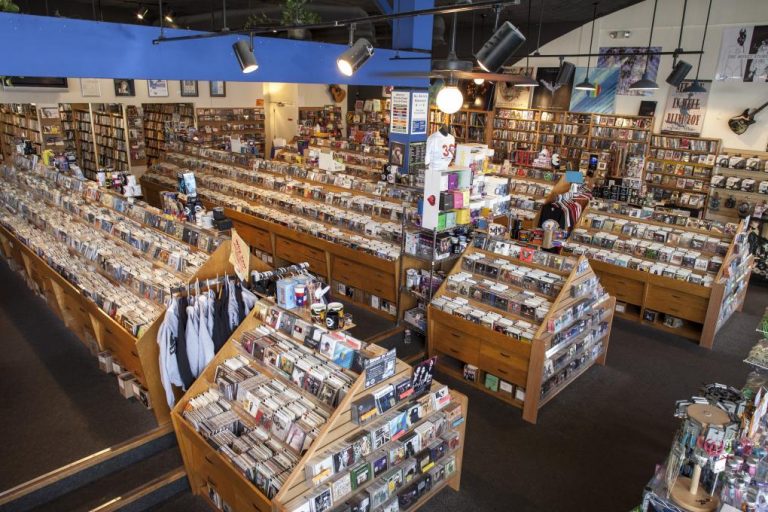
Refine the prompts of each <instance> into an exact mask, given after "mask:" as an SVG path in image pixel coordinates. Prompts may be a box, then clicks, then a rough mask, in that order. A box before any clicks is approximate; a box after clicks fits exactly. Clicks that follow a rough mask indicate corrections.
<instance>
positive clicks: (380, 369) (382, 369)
mask: <svg viewBox="0 0 768 512" xmlns="http://www.w3.org/2000/svg"><path fill="white" fill-rule="evenodd" d="M396 366H397V350H396V349H394V348H393V349H392V350H390V351H388V352H387V353H386V354H382V355H380V356H378V357H374V358H372V359H369V360H368V361H366V363H365V389H368V388H370V387H371V386H375V385H376V384H378V383H380V382H384V381H385V380H387V379H389V378H390V377H394V375H395V367H396Z"/></svg>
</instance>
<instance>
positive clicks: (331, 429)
mask: <svg viewBox="0 0 768 512" xmlns="http://www.w3.org/2000/svg"><path fill="white" fill-rule="evenodd" d="M256 313H257V312H256V311H255V310H254V311H253V312H252V313H251V314H250V315H249V316H248V317H247V318H246V319H245V321H244V322H243V323H242V324H241V325H240V327H239V328H238V329H237V330H236V331H235V332H234V333H233V335H232V337H231V338H230V340H229V341H228V342H227V343H226V344H225V345H224V347H222V349H221V350H220V351H219V353H218V354H217V355H216V357H215V358H214V359H213V360H212V361H211V363H210V364H209V365H208V367H207V368H206V369H205V371H204V372H203V373H202V375H201V376H200V377H199V378H198V379H197V380H196V381H195V383H194V384H193V385H192V386H191V387H190V388H189V390H188V391H187V393H186V394H185V395H184V397H183V398H182V399H181V400H180V401H179V402H178V403H177V404H176V406H175V407H174V409H173V411H172V415H171V417H172V420H173V424H174V429H175V430H176V436H177V438H178V441H179V447H180V449H181V454H182V458H183V459H184V466H185V468H186V470H187V475H188V478H189V483H190V487H191V489H192V492H193V493H194V494H196V495H198V496H201V497H202V498H203V499H204V500H205V501H206V502H207V503H208V504H209V505H210V506H211V507H212V508H213V509H215V510H218V509H219V507H218V506H216V505H215V504H214V503H213V502H212V501H211V499H210V498H209V491H210V489H212V488H213V489H214V490H215V492H216V494H217V495H218V496H219V497H220V499H221V500H222V502H225V503H227V504H228V505H229V506H230V507H232V510H237V511H253V512H294V511H297V510H309V509H305V508H301V507H302V506H304V505H305V503H306V497H307V495H308V494H309V493H311V492H313V489H314V486H313V485H312V484H311V483H309V482H308V481H307V477H306V470H305V468H306V466H307V464H308V463H309V461H310V460H311V459H312V458H313V457H314V456H315V455H316V454H319V453H323V452H325V451H327V450H329V449H331V448H332V447H333V446H334V445H337V444H339V443H340V442H342V441H343V440H344V439H346V438H349V437H350V436H352V435H354V434H356V433H359V432H361V431H362V430H363V428H365V427H364V426H360V425H357V424H355V423H354V422H353V421H352V415H351V407H352V404H353V402H354V401H356V400H358V399H359V398H360V397H362V396H364V395H367V394H369V393H372V392H374V391H376V390H379V389H382V388H384V387H385V386H388V385H390V384H394V383H396V382H398V381H399V380H401V379H403V378H406V377H410V375H411V372H412V369H411V367H410V366H409V365H407V364H406V363H404V362H402V361H400V360H398V361H397V364H396V368H395V375H394V376H393V377H391V378H389V379H386V380H385V381H383V382H381V383H379V384H377V385H375V386H373V387H371V388H368V389H365V388H364V376H363V375H360V376H358V377H357V379H356V380H355V382H354V384H353V385H352V387H351V389H350V390H349V392H348V393H347V395H346V396H345V397H344V398H343V399H342V400H341V402H340V403H339V404H338V406H337V407H336V408H335V409H334V410H333V411H332V413H331V415H330V418H329V419H328V421H327V422H326V423H325V424H324V425H323V426H322V427H321V428H320V431H319V433H318V435H317V437H316V439H315V440H314V442H313V443H312V445H311V446H310V447H309V449H308V450H307V451H306V452H305V453H304V454H303V455H302V456H301V458H300V460H299V463H298V464H297V465H296V466H295V467H294V468H293V471H292V472H291V473H290V476H289V477H288V478H287V479H286V480H285V482H284V483H283V485H282V488H281V489H280V490H279V492H278V493H277V495H275V496H274V497H273V498H272V499H269V498H268V497H267V496H266V495H265V494H264V493H263V492H262V491H261V490H260V489H258V488H257V487H256V485H254V483H252V482H251V481H250V480H249V479H248V478H246V476H245V474H244V473H243V472H241V471H240V470H239V469H237V468H236V466H235V465H234V464H233V463H232V461H231V460H230V459H229V458H227V457H225V456H224V455H223V454H222V452H220V451H216V450H215V449H214V448H213V447H212V446H211V445H210V444H209V443H208V442H207V441H206V440H205V438H204V437H203V436H202V435H201V434H200V433H199V432H197V431H196V430H195V429H194V428H193V427H192V425H191V424H190V423H189V422H188V421H187V420H186V419H185V418H184V416H183V412H184V409H185V408H186V406H187V404H188V403H189V401H190V399H192V398H193V397H195V396H197V395H199V394H200V393H202V392H204V391H206V390H207V389H208V388H209V387H210V386H212V384H213V382H214V378H215V373H216V368H217V367H218V366H219V364H221V363H222V362H223V361H224V360H226V359H228V358H231V357H234V356H237V355H247V353H246V352H245V351H244V350H243V349H242V347H241V346H240V345H239V342H238V341H239V339H240V337H241V336H242V334H243V333H245V332H247V331H250V330H252V329H254V328H255V327H257V326H259V325H261V323H262V322H261V321H260V320H259V318H258V317H257V316H256ZM365 350H366V351H369V352H370V353H372V354H373V355H381V354H383V353H384V352H386V350H385V349H382V348H380V347H378V346H376V345H369V346H368V347H367V348H366V349H365ZM248 357H249V358H250V356H248ZM252 364H253V365H254V366H255V367H256V368H257V369H258V370H260V371H265V370H266V372H267V373H268V374H269V373H276V372H277V370H275V369H271V367H270V369H265V367H263V366H262V365H261V363H259V362H256V361H255V360H253V361H252ZM437 387H439V385H438V384H437V383H436V382H433V387H432V389H433V390H434V389H436V388H437ZM450 393H451V397H452V401H453V402H456V403H458V404H459V405H460V407H461V411H462V414H463V418H464V421H462V422H461V423H460V424H459V425H457V426H453V427H452V428H453V429H454V430H456V431H457V432H458V433H459V436H460V444H459V446H458V448H456V449H455V450H454V451H452V454H453V455H454V456H455V459H456V471H455V472H454V473H453V474H452V475H451V476H450V477H448V478H446V479H444V480H442V481H441V482H439V483H438V484H435V486H434V487H433V488H432V490H431V491H430V492H428V493H426V494H425V495H423V496H422V497H421V498H420V499H419V501H418V503H417V505H416V506H415V507H412V508H411V510H416V509H417V508H418V507H420V506H421V505H422V504H424V503H425V502H426V501H428V500H429V499H431V498H432V497H433V496H434V495H435V494H437V493H438V492H440V491H441V490H442V489H444V488H445V487H451V488H452V489H454V490H456V491H458V490H459V485H460V480H461V467H462V458H463V450H464V439H465V428H466V422H465V420H466V416H467V405H468V403H467V398H466V396H464V395H462V394H461V393H458V392H456V391H453V390H451V391H450ZM239 414H245V413H244V412H239ZM364 488H365V486H363V487H360V488H359V489H358V491H360V490H363V489H364ZM317 489H319V487H318V488H317ZM355 492H356V491H353V494H352V495H354V494H355ZM352 495H347V496H346V497H345V499H349V498H351V496H352ZM335 505H337V504H335ZM307 506H308V505H307Z"/></svg>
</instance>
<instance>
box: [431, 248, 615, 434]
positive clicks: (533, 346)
mask: <svg viewBox="0 0 768 512" xmlns="http://www.w3.org/2000/svg"><path fill="white" fill-rule="evenodd" d="M503 243H504V244H506V246H507V247H517V248H518V249H519V248H521V247H522V246H520V245H518V244H516V243H515V242H510V241H504V242H503ZM498 247H501V246H498ZM521 250H526V251H533V252H537V250H536V249H534V248H531V247H526V248H525V249H521ZM538 252H539V253H541V251H538ZM521 254H522V253H521ZM541 254H543V253H541ZM473 255H480V256H485V257H488V258H490V259H491V260H499V261H500V262H504V263H505V264H507V263H508V264H512V265H517V266H519V267H522V268H527V269H530V270H544V271H546V272H549V273H551V274H556V275H558V276H559V277H560V280H561V281H562V288H561V289H560V290H559V291H558V292H557V293H556V294H542V293H539V292H532V293H533V295H535V296H536V297H540V298H543V299H545V300H547V301H548V303H549V311H548V313H547V314H546V316H545V317H544V318H543V319H541V320H540V321H536V320H534V319H532V318H529V317H527V316H526V317H523V316H521V315H520V314H518V313H512V312H510V311H508V310H507V309H504V308H499V307H496V306H492V305H489V304H488V303H486V302H481V301H480V300H476V299H474V298H471V297H467V296H465V295H464V294H462V293H460V292H456V291H452V290H451V284H450V281H449V280H450V276H449V278H448V279H446V282H445V283H443V285H442V286H441V287H440V289H439V290H438V292H437V294H436V295H435V299H434V300H433V301H432V304H430V306H429V308H428V322H429V331H428V350H429V355H430V356H434V355H437V356H438V364H439V367H440V370H441V371H442V372H444V373H446V374H448V375H450V376H452V377H454V378H456V379H459V380H463V381H464V382H467V383H468V384H470V385H472V386H473V387H475V388H476V389H479V390H481V391H485V392H487V393H489V394H491V395H492V396H494V397H495V398H498V399H500V400H502V401H503V402H505V403H507V404H510V405H513V406H515V407H519V408H521V409H522V410H523V419H525V420H526V421H528V422H530V423H536V420H537V417H538V413H539V409H540V408H541V407H543V406H544V405H545V404H546V403H547V402H549V401H550V400H551V399H552V398H554V396H555V395H557V394H558V393H560V391H562V390H563V389H564V388H565V387H566V386H568V385H570V384H571V383H572V382H573V381H574V380H575V379H576V378H578V377H579V375H581V374H582V373H583V372H585V371H586V370H587V369H588V368H589V367H591V366H592V365H593V364H594V363H598V364H601V365H602V364H605V360H606V356H607V352H608V342H609V338H610V331H611V324H612V321H613V309H614V304H615V299H614V298H613V297H610V296H608V295H607V294H601V295H599V298H598V299H596V300H594V299H590V298H589V294H591V293H592V292H593V291H597V289H596V288H590V291H589V293H584V292H578V293H577V295H576V296H573V295H572V290H574V288H575V287H579V286H581V285H584V283H589V284H590V286H592V287H594V286H595V284H596V275H595V273H594V272H593V271H592V269H591V267H590V265H589V263H588V262H587V260H586V258H583V257H582V258H578V259H574V258H563V257H558V258H560V259H561V260H562V261H563V262H564V264H565V263H567V264H568V265H569V266H571V268H570V270H558V269H557V268H556V267H549V266H544V265H541V264H536V263H533V262H532V261H528V262H526V261H523V260H522V259H518V258H515V257H511V256H503V255H502V254H500V253H496V252H489V251H485V250H482V249H478V248H474V247H470V248H469V249H467V251H465V252H464V254H463V256H462V258H461V260H459V261H458V262H457V263H456V265H455V266H454V268H453V270H452V271H451V275H455V274H457V273H459V272H462V271H465V272H466V271H467V270H465V268H466V267H465V264H464V262H465V261H469V260H468V258H469V259H470V260H471V259H472V258H473ZM550 261H553V260H550ZM561 268H566V267H561ZM470 273H471V274H472V275H473V276H475V277H476V278H477V279H478V280H482V279H487V276H485V275H481V274H476V273H475V271H471V272H470ZM495 282H498V283H501V282H502V281H495ZM504 284H506V285H507V286H509V290H510V291H514V292H522V291H525V288H523V287H521V286H515V285H512V284H511V283H507V282H504ZM574 293H576V292H574ZM457 297H464V298H465V299H466V301H467V303H468V307H469V308H470V309H481V310H484V311H488V312H491V313H496V314H498V315H500V316H501V318H502V319H504V320H507V321H510V322H515V321H518V322H519V321H521V320H522V321H524V322H527V323H529V324H531V325H532V328H531V329H532V330H531V331H529V332H532V333H533V334H532V338H531V339H530V340H526V339H524V336H525V335H523V336H520V335H519V334H518V333H516V334H517V335H518V336H519V337H518V338H515V337H512V336H510V335H507V334H504V333H503V332H500V331H499V329H500V328H499V327H498V326H497V325H494V327H491V326H489V325H485V324H482V323H476V322H474V321H472V320H469V319H467V318H466V317H464V316H459V315H457V313H456V312H447V311H445V310H442V309H439V308H438V307H436V306H435V304H436V302H437V301H439V300H440V299H441V298H442V299H455V298H457ZM589 300H593V303H592V304H591V305H590V306H587V307H586V309H584V310H583V311H580V312H579V313H578V314H575V315H573V316H572V317H571V318H570V319H569V320H568V321H567V323H565V324H561V323H556V322H559V321H560V320H559V319H561V318H564V317H565V315H566V314H567V312H568V311H570V310H571V308H573V307H574V306H575V305H577V304H584V303H585V302H586V301H589ZM588 314H593V315H594V316H593V317H591V318H592V321H590V322H588V323H587V327H586V329H585V330H583V331H579V332H577V333H576V334H575V335H570V334H569V336H568V337H567V339H565V338H564V335H563V333H565V332H566V331H568V332H569V333H570V329H571V328H572V327H574V326H575V325H578V323H579V322H580V321H581V320H584V319H586V318H587V316H588ZM601 326H602V327H601ZM593 328H596V329H598V331H596V332H597V334H594V333H593V331H592V329H593ZM514 329H516V328H514ZM512 332H514V331H512ZM579 345H581V346H579ZM582 356H585V358H584V360H582V359H581V357H582ZM577 363H578V364H577ZM466 365H471V366H473V367H475V370H474V372H475V374H474V380H466V379H465V371H466V370H467V368H468V367H467V366H466ZM573 365H575V366H576V368H575V369H574V368H571V366H573ZM489 375H490V376H491V378H492V379H491V380H490V382H493V378H495V379H496V380H495V382H496V384H497V386H498V390H495V391H494V390H491V389H489V388H488V387H487V383H488V382H489ZM501 382H504V383H507V384H508V385H509V389H508V390H506V391H503V386H501Z"/></svg>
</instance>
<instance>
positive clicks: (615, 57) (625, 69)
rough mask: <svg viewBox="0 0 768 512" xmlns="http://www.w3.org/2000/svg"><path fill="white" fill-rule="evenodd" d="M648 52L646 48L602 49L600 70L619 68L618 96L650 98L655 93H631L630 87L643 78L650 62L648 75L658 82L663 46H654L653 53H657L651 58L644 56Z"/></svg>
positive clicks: (599, 58)
mask: <svg viewBox="0 0 768 512" xmlns="http://www.w3.org/2000/svg"><path fill="white" fill-rule="evenodd" d="M647 51H648V48H646V47H645V46H637V47H635V46H603V47H601V48H600V57H598V58H597V67H599V68H610V67H618V68H619V88H618V91H617V93H616V94H620V95H622V96H650V95H652V94H653V91H631V90H630V89H629V86H630V85H632V84H633V83H635V82H637V81H638V80H640V79H641V78H642V77H643V73H644V72H645V70H646V64H645V62H646V61H647V60H648V59H649V58H650V59H651V60H650V61H649V62H648V75H649V76H650V77H651V80H656V74H657V73H658V72H659V60H660V57H659V54H658V52H661V46H652V47H651V48H650V51H651V52H656V53H654V55H651V56H650V57H649V56H647V55H637V54H638V53H640V54H643V53H646V52H647Z"/></svg>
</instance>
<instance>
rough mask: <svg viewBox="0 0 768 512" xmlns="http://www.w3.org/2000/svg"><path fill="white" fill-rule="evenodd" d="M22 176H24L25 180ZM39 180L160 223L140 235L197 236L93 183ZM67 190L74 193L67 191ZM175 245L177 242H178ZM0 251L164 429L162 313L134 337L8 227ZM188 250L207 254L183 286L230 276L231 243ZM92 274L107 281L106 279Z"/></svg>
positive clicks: (1, 233)
mask: <svg viewBox="0 0 768 512" xmlns="http://www.w3.org/2000/svg"><path fill="white" fill-rule="evenodd" d="M33 172H38V171H33ZM25 176H29V175H28V174H25ZM40 177H41V183H46V184H51V185H54V186H56V187H59V188H61V189H62V193H69V194H71V195H72V197H75V198H77V197H80V198H83V199H84V200H85V201H86V202H94V203H95V204H97V205H98V207H99V208H105V207H106V208H109V209H110V210H112V209H113V206H112V205H115V206H117V205H118V204H119V205H120V206H119V208H120V209H119V210H117V209H115V210H113V211H114V212H116V213H117V214H118V215H128V216H129V217H130V218H133V217H132V216H131V215H130V214H129V213H128V211H129V210H130V209H132V208H137V209H138V210H137V211H136V217H143V218H150V217H153V218H154V219H155V221H156V222H159V224H158V223H155V224H152V225H150V224H146V225H145V229H147V230H148V231H151V232H154V233H155V234H157V233H165V236H166V237H168V238H175V236H176V235H175V234H174V235H171V234H168V231H172V232H174V233H181V231H182V230H198V231H199V230H201V228H199V227H196V226H192V225H189V224H186V223H182V226H175V225H174V226H169V225H168V224H169V223H171V224H174V223H176V224H178V222H177V221H168V220H167V219H162V220H161V219H160V217H161V214H159V213H158V212H156V211H154V210H152V209H151V208H149V207H148V206H147V205H146V204H145V203H142V202H141V201H133V202H132V203H131V204H130V205H127V204H125V200H124V198H122V197H121V196H119V195H118V194H114V193H112V192H110V191H105V190H103V189H98V188H97V186H96V184H95V183H92V182H88V181H86V182H85V187H84V188H79V187H77V184H78V183H79V180H76V179H74V178H67V179H65V178H64V177H63V175H58V174H57V173H56V172H55V171H50V172H48V171H44V172H42V173H41V174H40ZM72 186H75V188H70V187H72ZM53 208H55V207H54V206H51V209H53ZM208 233H209V235H213V236H217V235H216V234H213V233H210V232H208ZM179 236H181V235H179ZM201 238H202V237H201ZM176 240H177V241H178V242H181V241H182V240H181V239H176ZM118 243H120V242H118ZM0 246H1V247H2V255H3V256H4V257H5V258H6V260H8V261H9V262H13V266H14V267H15V268H17V269H20V270H21V271H22V272H23V273H24V274H25V276H26V277H27V280H28V283H29V284H30V286H31V287H33V288H34V289H36V290H37V291H38V293H40V294H41V295H42V296H43V297H44V298H45V300H46V302H47V304H48V306H49V307H50V308H51V309H52V310H53V312H54V313H55V314H56V315H57V316H58V317H59V318H60V319H61V320H62V321H63V322H64V324H65V325H66V326H67V328H68V329H70V330H71V331H72V332H73V333H74V334H75V335H76V336H77V337H78V338H79V339H80V340H81V341H82V342H83V344H84V345H85V346H86V347H88V348H89V349H90V350H91V351H92V352H94V353H95V352H97V351H104V350H108V351H110V352H111V353H112V354H113V356H114V358H115V359H116V360H117V361H119V362H120V364H121V365H122V366H123V367H124V368H125V369H126V371H129V372H131V373H132V374H133V375H134V376H135V377H136V379H137V380H138V382H139V383H140V384H141V386H142V387H143V388H145V389H146V390H147V392H148V394H149V403H150V404H151V407H152V409H153V412H154V414H155V418H156V420H157V422H158V424H163V423H168V422H169V421H170V409H169V407H168V405H167V402H166V398H165V391H164V389H163V386H162V383H161V381H160V370H159V359H158V358H159V349H158V344H157V332H158V329H159V327H160V325H161V323H162V320H163V316H164V308H163V307H162V306H159V308H160V310H161V311H163V314H160V315H159V316H158V317H157V318H155V319H154V320H153V321H152V322H151V323H149V324H145V325H144V326H142V327H140V328H138V330H137V331H136V333H135V334H134V331H132V330H129V329H128V327H127V326H125V325H124V324H123V323H122V322H121V321H119V320H118V319H117V318H115V317H113V316H112V315H110V314H108V313H107V312H105V311H104V310H103V309H102V308H101V307H100V306H99V305H98V304H97V303H96V302H94V300H92V299H91V298H89V297H88V296H87V295H86V294H85V293H83V291H82V290H81V288H80V287H79V286H77V285H75V284H73V283H72V282H70V280H68V279H66V278H65V277H64V276H63V275H62V274H60V273H59V272H57V271H56V270H55V269H54V268H53V267H52V266H51V265H49V263H48V261H47V260H46V258H45V255H43V256H41V255H38V254H37V252H36V251H35V250H33V249H32V248H30V247H28V246H27V245H25V243H24V240H22V239H19V238H18V237H17V236H16V234H15V233H14V232H13V231H12V230H11V229H9V227H6V226H3V225H0ZM129 247H131V246H129V245H127V244H126V245H125V250H126V254H131V255H132V256H133V257H136V258H141V257H144V256H143V255H142V253H139V252H138V251H136V250H133V251H130V252H129V249H128V248H129ZM187 247H188V251H189V252H190V253H192V252H195V253H199V254H202V253H207V254H208V255H207V256H206V258H207V259H206V261H205V263H203V264H202V266H200V267H199V268H198V269H197V271H196V272H194V273H193V274H191V276H190V278H189V279H188V281H186V282H187V283H192V282H195V281H197V280H204V279H209V278H215V277H217V276H221V275H224V274H225V273H230V274H231V273H232V272H233V268H232V265H231V264H230V263H229V253H230V243H229V240H228V239H220V241H219V243H218V247H217V248H216V249H215V250H212V252H209V251H207V250H206V251H202V250H201V249H198V248H197V247H193V246H191V245H187ZM74 258H75V259H77V258H78V256H74ZM157 265H158V267H157V268H165V267H161V266H160V264H159V263H158V264H157ZM251 265H252V266H254V265H256V266H254V267H253V268H255V269H259V270H263V269H262V268H261V265H263V264H262V263H261V262H260V261H259V260H258V259H257V258H251ZM97 273H99V275H102V276H103V277H107V275H106V274H102V273H100V272H97ZM179 275H181V274H179ZM108 279H109V278H108ZM110 280H111V281H112V282H113V285H114V286H115V287H116V288H120V287H125V286H127V285H125V284H121V283H120V282H118V281H116V280H112V279H110Z"/></svg>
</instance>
